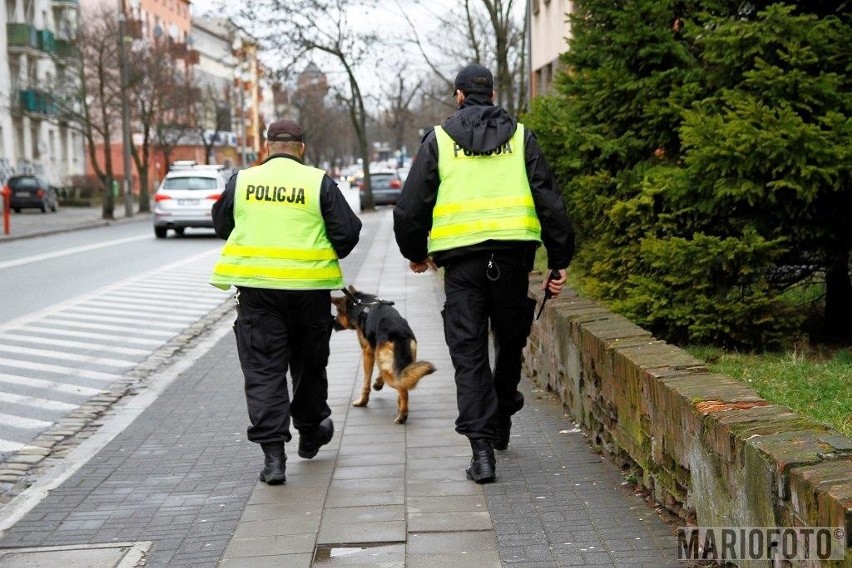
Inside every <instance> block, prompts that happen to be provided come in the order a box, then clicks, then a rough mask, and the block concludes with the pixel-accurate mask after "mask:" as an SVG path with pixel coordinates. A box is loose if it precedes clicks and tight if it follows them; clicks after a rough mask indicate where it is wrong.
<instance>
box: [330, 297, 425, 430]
mask: <svg viewBox="0 0 852 568" xmlns="http://www.w3.org/2000/svg"><path fill="white" fill-rule="evenodd" d="M343 293H344V294H345V297H343V298H335V297H332V299H331V301H332V302H333V303H334V306H335V307H336V308H337V317H336V321H335V326H334V329H335V330H337V331H340V330H343V329H354V330H355V331H356V332H358V343H359V344H360V345H361V352H362V355H363V362H364V385H363V387H362V388H361V397H360V398H358V399H357V400H355V401H353V402H352V406H367V403H368V402H369V401H370V379H371V378H372V375H373V365H375V366H376V367H378V369H379V376H378V377H376V382H374V383H373V388H374V389H376V390H381V389H382V387H383V386H385V384H387V385H389V386H391V387H392V388H394V389H396V390H397V392H398V393H399V394H398V397H397V403H396V404H397V414H396V419H394V422H396V423H397V424H405V421H406V420H407V419H408V391H410V390H411V389H413V388H414V387H415V386H417V382H418V381H419V380H420V379H422V378H423V377H425V376H426V375H429V374H431V373H434V372H435V366H434V365H433V364H432V363H430V362H428V361H416V360H415V359H416V358H417V340H416V339H415V338H414V332H413V331H411V327H409V325H408V322H407V321H405V318H403V317H402V316H401V315H400V314H399V312H398V311H396V309H395V308H393V307H391V306H392V305H393V302H389V301H387V300H382V299H381V298H379V297H378V296H374V295H372V294H366V293H364V292H359V291H358V290H356V289H355V287H354V286H349V288H348V289H345V290H343Z"/></svg>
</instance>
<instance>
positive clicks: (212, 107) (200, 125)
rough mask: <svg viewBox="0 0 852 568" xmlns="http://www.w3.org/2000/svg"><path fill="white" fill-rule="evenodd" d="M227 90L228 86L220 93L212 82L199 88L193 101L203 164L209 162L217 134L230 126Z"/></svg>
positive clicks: (216, 140) (228, 89) (217, 137)
mask: <svg viewBox="0 0 852 568" xmlns="http://www.w3.org/2000/svg"><path fill="white" fill-rule="evenodd" d="M229 91H230V86H229V87H226V88H225V89H224V90H223V94H222V95H220V94H219V93H220V89H217V88H216V86H215V85H212V84H206V85H204V86H202V87H200V88H199V92H200V94H201V96H200V97H199V99H198V100H197V101H195V116H196V117H197V124H196V131H197V132H198V137H199V139H200V140H201V144H202V146H203V147H204V163H205V164H209V163H210V161H211V159H212V157H213V149H214V148H215V146H216V142H218V141H219V134H220V133H221V132H226V131H228V130H229V129H230V126H231V107H230V105H229V104H228V101H229V100H230V98H231V95H230V92H229Z"/></svg>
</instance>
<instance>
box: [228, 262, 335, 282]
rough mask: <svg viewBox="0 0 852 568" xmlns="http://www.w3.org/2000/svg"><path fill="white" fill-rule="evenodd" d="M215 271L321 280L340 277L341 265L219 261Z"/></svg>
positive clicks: (287, 278)
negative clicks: (297, 266)
mask: <svg viewBox="0 0 852 568" xmlns="http://www.w3.org/2000/svg"><path fill="white" fill-rule="evenodd" d="M214 273H215V274H217V275H219V276H237V277H243V278H279V279H282V280H306V279H310V280H321V279H326V278H340V277H341V276H342V275H343V273H342V272H341V270H340V267H335V268H287V267H279V266H257V265H251V266H239V265H234V264H225V263H222V262H220V263H218V264H217V265H216V268H215V269H214Z"/></svg>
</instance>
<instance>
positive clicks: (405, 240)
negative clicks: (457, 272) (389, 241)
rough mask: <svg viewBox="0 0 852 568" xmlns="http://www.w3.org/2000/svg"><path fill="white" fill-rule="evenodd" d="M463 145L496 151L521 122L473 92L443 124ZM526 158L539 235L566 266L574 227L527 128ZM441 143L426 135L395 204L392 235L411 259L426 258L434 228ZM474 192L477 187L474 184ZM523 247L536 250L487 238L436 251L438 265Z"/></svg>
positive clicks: (551, 262)
mask: <svg viewBox="0 0 852 568" xmlns="http://www.w3.org/2000/svg"><path fill="white" fill-rule="evenodd" d="M441 126H442V127H443V129H444V130H445V131H446V132H447V134H448V135H449V136H450V138H452V139H453V140H454V141H455V142H456V143H457V144H458V145H459V146H461V147H462V148H464V149H466V150H472V151H474V152H487V151H489V150H494V149H495V148H497V147H499V146H500V145H502V144H503V143H505V142H506V141H508V140H509V139H510V138H511V137H512V135H513V134H514V133H515V129H516V128H517V126H518V123H517V121H516V120H515V119H514V118H512V117H511V116H509V114H508V113H507V112H506V111H505V110H504V109H503V108H501V107H498V106H494V104H493V103H491V102H490V100H489V99H488V98H487V97H484V96H482V95H475V94H471V95H469V96H468V97H467V98H466V99H465V101H464V102H463V103H462V105H461V108H459V110H458V111H457V112H455V113H454V114H453V115H452V116H450V117H449V118H448V119H447V120H445V121H444V122H443V124H441ZM524 157H525V161H526V166H527V178H528V179H529V183H530V189H531V190H532V197H533V201H534V203H535V211H536V215H537V216H538V219H539V222H540V223H541V239H542V242H543V243H544V247H545V249H547V265H548V268H551V269H562V268H567V267H568V263H569V262H571V258H572V256H573V255H574V230H573V228H572V227H571V222H570V220H569V218H568V215H567V214H566V212H565V202H564V200H563V199H562V195H561V194H560V193H559V192H558V191H557V189H556V183H555V181H554V179H553V174H552V173H551V171H550V169H549V168H548V167H547V162H546V161H545V159H544V155H543V154H542V152H541V148H540V147H539V145H538V142H537V141H536V139H535V135H534V134H533V133H532V132H531V131H530V130H529V129H525V131H524ZM440 182H441V180H440V178H439V177H438V142H437V139H436V137H435V131H434V130H430V131H429V132H427V133H426V135H425V136H424V137H423V140H422V142H421V144H420V149H419V150H418V151H417V154H416V155H415V157H414V161H413V162H412V164H411V170H410V171H409V173H408V177H407V178H406V180H405V185H404V186H403V188H402V195H401V196H400V198H399V201H398V202H397V204H396V207H394V211H393V214H394V234H395V236H396V242H397V244H398V245H399V250H400V251H401V252H402V255H403V256H404V257H405V258H407V259H408V260H411V261H413V262H420V261H423V260H425V259H426V257H427V254H428V253H427V248H426V247H427V237H428V234H429V231H430V230H431V229H432V209H433V208H434V207H435V202H436V200H437V197H438V186H439V184H440ZM471 191H472V192H475V191H476V188H471ZM499 250H519V251H524V250H527V252H529V253H530V255H531V256H532V255H533V254H534V252H535V244H532V243H529V242H524V241H486V242H483V243H478V244H475V245H471V246H468V247H463V248H458V249H451V250H445V251H440V252H436V253H435V256H434V260H435V263H436V264H438V265H439V266H441V265H445V264H447V263H448V262H449V261H451V260H452V259H453V258H455V257H458V256H461V255H467V254H470V253H472V252H477V251H499Z"/></svg>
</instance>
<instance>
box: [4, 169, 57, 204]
mask: <svg viewBox="0 0 852 568" xmlns="http://www.w3.org/2000/svg"><path fill="white" fill-rule="evenodd" d="M6 185H7V186H8V187H9V191H10V201H9V207H11V208H12V209H14V211H15V213H20V212H21V209H41V212H42V213H44V212H46V211H47V210H48V209H50V210H51V211H56V208H57V205H58V204H57V200H56V199H57V198H56V189H55V188H53V187H51V186H50V184H49V183H48V182H47V180H46V179H44V178H43V177H41V176H33V175H18V176H12V177H10V178H9V180H8V181H7V182H6Z"/></svg>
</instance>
